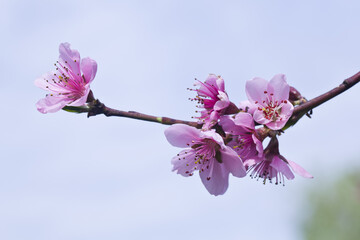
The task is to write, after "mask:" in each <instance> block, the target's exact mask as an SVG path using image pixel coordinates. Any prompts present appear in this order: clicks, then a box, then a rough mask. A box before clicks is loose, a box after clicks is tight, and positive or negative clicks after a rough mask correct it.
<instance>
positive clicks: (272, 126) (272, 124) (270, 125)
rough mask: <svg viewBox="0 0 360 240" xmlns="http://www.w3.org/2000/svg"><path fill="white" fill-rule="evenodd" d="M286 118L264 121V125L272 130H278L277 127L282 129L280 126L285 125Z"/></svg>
mask: <svg viewBox="0 0 360 240" xmlns="http://www.w3.org/2000/svg"><path fill="white" fill-rule="evenodd" d="M287 120H288V119H283V120H281V121H280V120H277V121H275V122H269V123H265V125H266V126H267V127H268V128H270V129H272V130H279V129H282V128H283V127H284V126H285V124H286V122H287Z"/></svg>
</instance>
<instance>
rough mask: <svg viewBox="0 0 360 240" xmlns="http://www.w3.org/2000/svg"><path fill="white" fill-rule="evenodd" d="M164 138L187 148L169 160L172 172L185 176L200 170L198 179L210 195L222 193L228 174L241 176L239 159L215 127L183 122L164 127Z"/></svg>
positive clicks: (224, 190) (242, 171)
mask: <svg viewBox="0 0 360 240" xmlns="http://www.w3.org/2000/svg"><path fill="white" fill-rule="evenodd" d="M165 136H166V138H167V140H168V141H169V142H170V144H172V145H173V146H175V147H181V148H186V149H184V150H182V151H181V152H180V153H179V154H178V155H177V156H175V157H174V158H173V159H172V161H171V162H172V164H173V166H174V167H173V171H177V173H178V174H181V175H183V176H185V177H187V176H192V175H193V172H194V171H195V170H199V173H200V178H201V181H202V183H203V184H204V186H205V187H206V189H207V190H208V191H209V193H210V194H213V195H215V196H216V195H220V194H224V193H225V192H226V190H227V188H228V184H229V173H231V174H232V175H234V176H235V177H244V176H245V175H246V171H245V168H244V165H243V162H242V160H241V159H240V157H239V156H238V155H237V153H236V152H235V151H233V150H232V149H231V147H228V146H225V144H224V141H223V138H222V137H221V136H220V135H219V134H217V133H216V132H215V130H213V129H212V130H210V131H201V130H199V129H196V128H194V127H190V126H188V125H184V124H174V125H172V126H171V127H169V128H168V129H166V130H165Z"/></svg>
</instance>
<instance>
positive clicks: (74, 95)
mask: <svg viewBox="0 0 360 240" xmlns="http://www.w3.org/2000/svg"><path fill="white" fill-rule="evenodd" d="M59 52H60V56H59V60H58V61H57V62H56V64H55V66H56V71H52V72H49V73H46V74H45V75H43V76H42V77H41V78H38V79H36V80H35V85H36V86H38V87H40V88H42V89H44V90H47V91H49V92H50V94H47V95H46V97H45V98H43V99H40V100H39V101H38V102H37V103H36V107H37V109H38V111H39V112H41V113H48V112H49V113H52V112H57V111H59V110H60V109H62V108H63V107H64V106H66V105H69V106H81V105H84V104H85V103H86V99H87V96H88V94H89V92H90V83H91V82H92V80H93V79H94V77H95V74H96V71H97V64H96V62H95V61H94V60H92V59H91V58H83V59H81V60H80V54H79V52H78V51H77V50H73V49H71V48H70V44H69V43H61V44H60V46H59ZM80 61H81V62H80Z"/></svg>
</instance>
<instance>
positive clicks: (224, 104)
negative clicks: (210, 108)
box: [214, 100, 230, 111]
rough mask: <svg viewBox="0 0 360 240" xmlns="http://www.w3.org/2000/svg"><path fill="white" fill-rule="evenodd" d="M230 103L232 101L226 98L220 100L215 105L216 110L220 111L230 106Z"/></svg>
mask: <svg viewBox="0 0 360 240" xmlns="http://www.w3.org/2000/svg"><path fill="white" fill-rule="evenodd" d="M229 105H230V101H229V100H228V101H226V100H223V101H221V100H219V101H217V102H216V103H215V105H214V110H215V111H220V110H223V109H224V108H227V107H228V106H229Z"/></svg>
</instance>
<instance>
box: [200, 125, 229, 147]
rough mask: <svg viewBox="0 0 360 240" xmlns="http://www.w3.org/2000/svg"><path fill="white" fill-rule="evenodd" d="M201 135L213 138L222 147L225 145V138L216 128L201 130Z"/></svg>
mask: <svg viewBox="0 0 360 240" xmlns="http://www.w3.org/2000/svg"><path fill="white" fill-rule="evenodd" d="M200 137H201V138H209V139H213V140H214V141H215V142H216V143H217V144H219V145H220V147H221V148H224V147H225V144H224V139H223V138H222V137H221V136H220V134H218V133H216V132H215V130H214V129H211V130H210V131H200Z"/></svg>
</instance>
